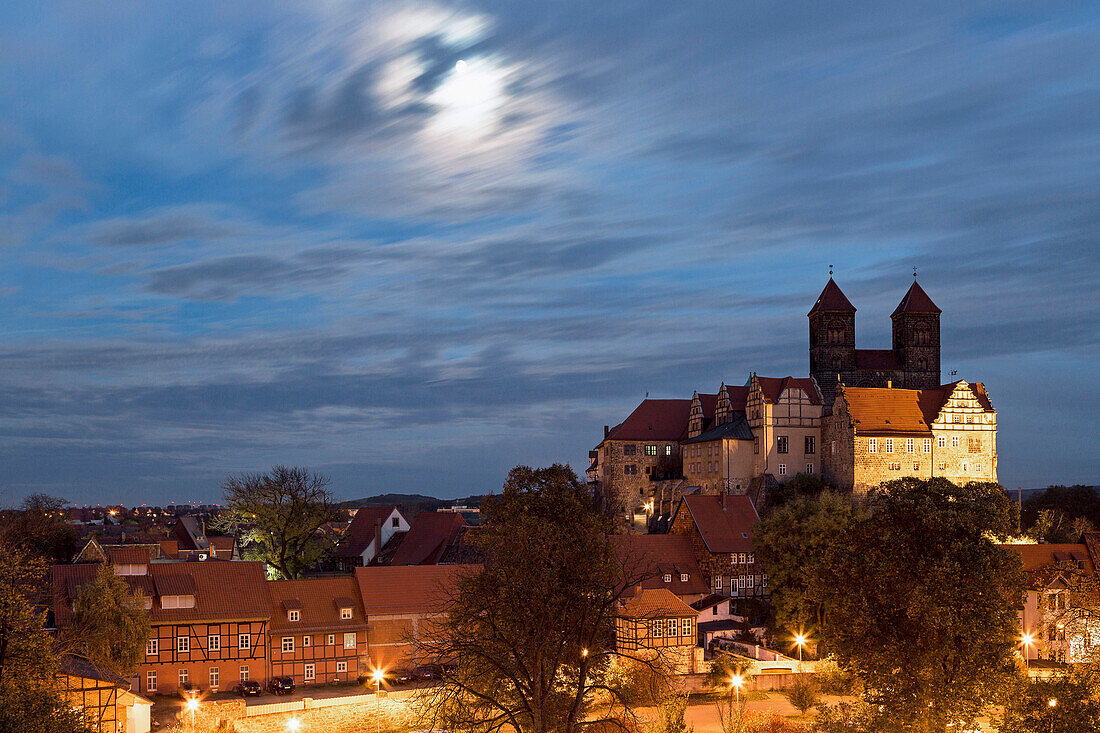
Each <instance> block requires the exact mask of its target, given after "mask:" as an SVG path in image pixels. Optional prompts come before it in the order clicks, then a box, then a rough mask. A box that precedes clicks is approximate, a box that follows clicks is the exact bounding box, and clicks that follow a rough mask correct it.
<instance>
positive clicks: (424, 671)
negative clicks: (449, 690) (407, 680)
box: [413, 664, 443, 682]
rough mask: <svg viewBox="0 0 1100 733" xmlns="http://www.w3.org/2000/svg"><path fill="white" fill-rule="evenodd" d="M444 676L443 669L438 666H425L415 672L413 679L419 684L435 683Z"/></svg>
mask: <svg viewBox="0 0 1100 733" xmlns="http://www.w3.org/2000/svg"><path fill="white" fill-rule="evenodd" d="M442 676H443V668H442V667H440V666H439V665H438V664H425V665H422V666H420V667H417V668H416V669H414V670H413V679H415V680H417V681H419V682H434V681H435V680H438V679H440V678H441V677H442Z"/></svg>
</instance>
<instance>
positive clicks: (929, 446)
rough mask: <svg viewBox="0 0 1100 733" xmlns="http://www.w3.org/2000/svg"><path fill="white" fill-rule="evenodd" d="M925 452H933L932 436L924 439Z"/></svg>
mask: <svg viewBox="0 0 1100 733" xmlns="http://www.w3.org/2000/svg"><path fill="white" fill-rule="evenodd" d="M924 452H925V453H931V452H932V439H931V438H925V439H924Z"/></svg>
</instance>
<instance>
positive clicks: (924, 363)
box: [917, 356, 928, 371]
mask: <svg viewBox="0 0 1100 733" xmlns="http://www.w3.org/2000/svg"><path fill="white" fill-rule="evenodd" d="M927 368H928V360H927V359H925V358H924V357H923V356H922V357H920V358H919V359H917V369H920V370H921V371H924V370H925V369H927Z"/></svg>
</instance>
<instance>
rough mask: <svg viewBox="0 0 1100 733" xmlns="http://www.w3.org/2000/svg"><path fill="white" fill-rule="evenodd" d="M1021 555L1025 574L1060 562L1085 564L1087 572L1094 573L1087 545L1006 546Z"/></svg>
mask: <svg viewBox="0 0 1100 733" xmlns="http://www.w3.org/2000/svg"><path fill="white" fill-rule="evenodd" d="M1005 547H1007V548H1009V549H1011V550H1015V551H1016V552H1018V553H1019V554H1020V561H1021V563H1022V564H1023V568H1024V572H1028V573H1034V572H1035V571H1037V570H1040V569H1041V568H1044V567H1047V566H1049V565H1054V564H1055V563H1058V562H1065V561H1073V562H1083V563H1085V570H1086V571H1088V572H1090V573H1094V572H1096V569H1095V567H1094V566H1093V564H1092V557H1091V556H1090V555H1089V549H1088V546H1086V545H1083V544H1081V545H1077V544H1073V545H1069V544H1065V545H1005Z"/></svg>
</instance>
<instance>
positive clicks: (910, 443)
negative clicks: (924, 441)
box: [905, 438, 914, 453]
mask: <svg viewBox="0 0 1100 733" xmlns="http://www.w3.org/2000/svg"><path fill="white" fill-rule="evenodd" d="M913 447H914V444H913V439H912V438H906V439H905V452H906V453H912V452H913Z"/></svg>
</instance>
